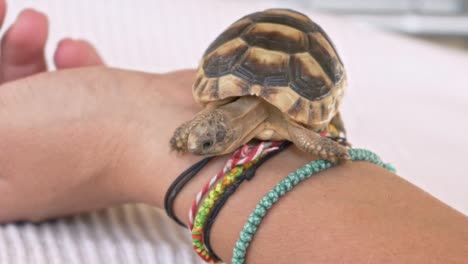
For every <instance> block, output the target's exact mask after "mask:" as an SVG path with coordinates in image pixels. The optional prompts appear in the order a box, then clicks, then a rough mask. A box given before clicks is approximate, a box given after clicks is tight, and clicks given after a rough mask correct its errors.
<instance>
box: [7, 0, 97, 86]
mask: <svg viewBox="0 0 468 264" xmlns="http://www.w3.org/2000/svg"><path fill="white" fill-rule="evenodd" d="M6 10H7V8H6V3H5V1H4V0H1V1H0V26H1V25H2V22H3V20H4V18H5V13H6ZM47 35H48V21H47V17H46V16H45V15H44V14H42V13H40V12H38V11H35V10H32V9H25V10H23V11H22V12H21V13H20V14H19V15H18V17H17V18H16V20H15V22H14V23H13V25H11V26H10V27H9V28H8V29H7V31H6V33H5V35H4V36H2V38H1V58H0V83H4V82H8V81H12V80H15V79H19V78H22V77H26V76H29V75H32V74H36V73H38V72H43V71H46V70H47V66H46V62H45V54H44V48H45V44H46V40H47ZM54 62H55V66H56V67H57V69H65V68H74V67H82V66H92V65H102V64H103V61H102V59H101V58H100V56H99V55H98V54H97V52H96V50H95V49H94V48H93V47H92V46H91V45H90V44H89V43H88V42H86V41H83V40H72V39H69V38H65V39H62V40H61V41H60V42H59V44H58V46H57V48H56V50H55V52H54Z"/></svg>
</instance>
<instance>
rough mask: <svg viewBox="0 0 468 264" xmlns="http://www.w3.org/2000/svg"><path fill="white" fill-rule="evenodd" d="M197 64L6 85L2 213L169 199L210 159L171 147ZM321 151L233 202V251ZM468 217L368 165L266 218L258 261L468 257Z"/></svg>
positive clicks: (180, 202)
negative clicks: (246, 227)
mask: <svg viewBox="0 0 468 264" xmlns="http://www.w3.org/2000/svg"><path fill="white" fill-rule="evenodd" d="M193 78H194V72H193V71H179V72H174V73H170V74H163V75H154V74H146V73H140V72H130V71H123V70H116V69H110V68H104V67H93V68H83V69H75V70H67V71H59V72H55V73H43V74H39V75H35V76H32V77H28V78H24V79H21V80H18V81H15V82H10V83H7V84H5V85H3V86H1V90H0V102H1V107H2V111H1V112H0V148H1V149H4V150H8V151H3V152H2V153H0V175H1V177H2V182H1V185H0V193H1V194H2V199H0V208H2V209H3V210H2V211H1V212H0V220H1V221H2V222H6V221H14V220H31V221H39V220H42V219H47V218H51V217H58V216H64V215H69V214H73V213H76V212H82V211H88V210H92V209H97V208H102V207H106V206H110V205H115V204H121V203H126V202H145V203H148V204H150V205H153V206H155V207H162V205H163V197H164V194H165V191H166V190H167V188H168V186H169V185H170V183H171V182H172V181H173V180H174V179H175V177H176V176H177V175H178V174H179V173H180V172H182V171H183V170H184V169H185V168H187V167H188V166H190V165H191V164H192V163H193V162H195V161H196V160H198V159H199V157H195V156H192V155H178V154H177V153H174V152H171V151H170V147H169V139H170V137H171V135H172V133H173V131H174V129H175V128H176V127H177V126H178V125H179V124H180V123H182V122H184V121H187V120H189V119H190V118H191V117H193V115H194V114H195V113H196V112H197V111H199V110H200V107H199V106H197V105H196V104H195V103H194V102H193V99H192V98H191V94H190V87H191V84H192V82H193ZM314 158H315V157H313V156H309V155H305V154H303V153H301V152H299V151H298V150H297V149H295V148H294V147H292V148H290V149H289V150H287V151H285V152H284V153H281V154H280V155H278V156H277V157H275V158H273V159H272V160H270V161H268V162H267V163H266V164H265V165H264V166H263V167H261V168H260V170H259V171H258V173H257V174H258V175H257V176H256V178H255V179H254V180H252V181H250V182H247V183H245V184H243V185H242V186H241V187H240V188H239V190H238V191H237V192H236V193H235V194H234V195H233V196H232V197H231V199H230V200H229V201H228V202H227V203H226V205H225V208H224V209H223V210H222V211H221V213H220V214H219V216H218V218H217V220H216V222H215V224H214V225H213V229H212V244H213V247H214V250H215V251H216V252H217V254H218V255H219V256H221V257H222V258H223V259H225V260H227V261H228V260H230V258H231V254H232V249H233V246H234V243H235V241H236V239H237V237H238V235H239V232H240V230H241V228H242V226H243V224H244V223H245V221H246V218H247V217H248V215H249V214H250V213H251V212H252V210H253V208H254V207H255V205H256V203H257V202H258V200H259V199H260V198H261V197H262V196H263V195H264V194H265V193H266V192H267V191H268V190H270V189H271V188H272V187H273V186H274V185H275V184H276V183H277V182H279V181H280V180H281V179H282V178H283V177H284V176H285V175H287V174H288V173H289V172H291V171H294V170H295V169H297V168H299V167H301V166H302V165H303V164H305V163H307V162H310V160H312V159H314ZM224 159H225V157H221V158H218V159H217V160H215V161H214V162H212V163H211V164H210V165H209V166H208V167H207V168H205V169H204V170H203V171H202V172H201V173H200V175H198V176H197V177H196V178H195V179H194V180H193V181H192V182H190V183H189V184H188V185H187V187H186V188H185V189H184V190H183V191H182V192H181V194H180V196H179V198H178V199H177V200H176V202H175V211H176V213H177V215H178V217H179V218H180V219H183V220H184V221H186V220H187V211H188V208H189V206H190V204H191V202H192V199H193V198H194V196H195V194H196V192H197V191H198V190H200V188H201V186H202V185H203V184H204V183H205V182H206V181H207V180H208V179H209V178H210V177H211V176H212V175H214V174H215V173H216V172H217V170H219V169H220V168H221V167H222V164H223V161H224ZM467 257H468V220H467V218H466V216H464V215H462V214H461V213H459V212H457V211H455V210H453V209H451V208H450V207H448V206H446V205H444V204H443V203H441V202H440V201H438V200H436V199H435V198H433V197H431V196H430V195H428V194H427V193H425V192H423V191H421V190H420V189H418V188H416V187H415V186H413V185H411V184H410V183H408V182H406V181H404V180H403V179H402V178H400V177H398V176H396V175H394V174H392V173H390V172H387V171H385V170H384V169H381V168H379V167H377V166H375V165H372V164H368V163H365V162H353V163H351V164H346V165H341V166H339V167H337V168H332V169H329V170H327V171H325V172H322V173H319V174H318V175H316V176H314V177H313V178H311V179H309V180H307V181H305V182H304V183H301V184H300V185H299V186H298V187H297V188H295V189H294V190H293V191H292V192H290V193H289V194H287V195H286V196H285V197H284V198H283V199H281V200H280V201H279V202H278V204H277V205H275V206H274V207H273V208H272V209H271V210H270V213H269V214H268V215H267V216H266V218H265V220H264V222H263V223H262V225H261V227H260V228H259V230H258V232H257V235H256V237H255V239H254V240H253V242H252V245H251V249H250V251H249V253H248V258H247V261H248V262H249V263H251V262H253V263H291V261H293V262H294V263H296V262H297V263H304V262H312V263H342V262H347V263H366V261H367V262H370V263H463V262H464V261H466V258H467Z"/></svg>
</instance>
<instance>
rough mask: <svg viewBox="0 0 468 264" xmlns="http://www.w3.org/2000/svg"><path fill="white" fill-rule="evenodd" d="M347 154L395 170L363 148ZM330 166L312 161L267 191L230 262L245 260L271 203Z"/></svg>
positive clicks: (321, 161)
mask: <svg viewBox="0 0 468 264" xmlns="http://www.w3.org/2000/svg"><path fill="white" fill-rule="evenodd" d="M349 155H350V156H351V159H352V160H354V161H368V162H371V163H374V164H376V165H378V166H381V167H383V168H385V169H387V170H389V171H391V172H395V169H394V168H393V167H392V166H391V165H389V164H385V163H383V162H382V160H381V159H380V158H379V156H377V155H376V154H374V153H373V152H371V151H368V150H364V149H350V150H349ZM332 166H333V164H332V163H331V162H329V161H325V160H316V161H313V162H311V163H309V164H307V165H305V166H303V167H302V168H300V169H298V170H297V171H295V172H293V173H290V174H289V175H288V176H287V177H286V178H285V179H283V180H282V181H281V182H279V183H278V184H277V185H276V186H275V187H274V188H273V189H272V190H271V191H269V192H268V193H267V194H266V195H265V196H264V197H263V198H262V199H261V200H260V202H259V203H258V204H257V206H256V207H255V210H254V211H253V213H252V214H250V216H249V218H248V220H247V222H246V224H245V225H244V228H243V229H242V231H241V233H240V235H239V238H238V240H237V242H236V245H235V247H234V250H233V256H232V263H233V264H242V263H244V262H245V256H246V254H247V250H248V248H249V245H250V242H251V241H252V238H253V236H254V235H255V232H256V231H257V228H258V226H259V225H260V223H261V222H262V220H263V218H264V217H265V215H266V214H267V212H268V210H269V209H270V208H271V207H272V206H273V204H275V203H276V202H277V201H278V200H279V199H280V198H281V197H282V196H283V195H285V194H286V193H287V192H289V191H290V190H291V189H292V188H294V187H295V186H296V185H298V184H299V183H300V182H302V181H303V180H305V179H308V178H310V177H311V176H313V175H315V174H317V173H319V172H321V171H323V170H325V169H328V168H330V167H332Z"/></svg>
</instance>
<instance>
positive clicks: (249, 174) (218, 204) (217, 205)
mask: <svg viewBox="0 0 468 264" xmlns="http://www.w3.org/2000/svg"><path fill="white" fill-rule="evenodd" d="M291 144H292V143H291V142H289V141H284V142H282V143H281V144H280V145H279V146H278V149H276V150H274V151H271V152H270V153H268V154H266V155H265V156H263V157H262V158H261V159H260V160H259V161H258V162H257V163H256V164H254V165H252V166H251V167H250V168H248V169H246V170H245V171H244V172H243V173H242V174H241V175H240V176H239V177H237V179H236V180H235V181H234V183H233V184H231V185H230V186H228V187H227V188H226V190H225V191H224V193H223V194H222V195H221V196H220V197H219V198H218V199H217V200H216V201H215V202H214V205H213V209H212V211H211V213H210V214H209V215H208V218H207V220H206V223H205V227H204V228H203V232H202V241H203V244H204V246H205V248H206V250H207V251H208V253H209V254H210V255H211V256H213V258H214V259H215V260H220V258H219V257H218V256H217V255H216V254H215V253H214V251H213V249H212V247H211V243H210V231H211V227H212V225H213V223H214V221H215V219H216V217H217V216H218V214H219V212H220V211H221V209H222V208H223V206H224V204H225V203H226V202H227V200H228V199H229V197H230V196H231V195H232V194H233V193H234V192H235V191H236V190H237V188H238V187H239V186H240V185H241V183H242V182H244V181H245V180H248V181H250V180H251V179H252V178H253V177H254V176H255V173H256V172H257V169H258V168H259V167H260V166H261V165H262V164H263V163H265V162H266V161H268V160H269V159H270V158H272V157H274V156H276V155H277V154H279V153H280V152H282V151H283V150H285V149H286V148H287V147H289V146H290V145H291Z"/></svg>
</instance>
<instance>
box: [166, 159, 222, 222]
mask: <svg viewBox="0 0 468 264" xmlns="http://www.w3.org/2000/svg"><path fill="white" fill-rule="evenodd" d="M212 158H213V157H208V158H204V159H202V160H200V161H199V162H197V163H195V164H194V165H192V166H191V167H190V168H188V169H186V170H185V171H184V172H182V173H181V174H180V175H179V176H178V177H177V178H176V179H175V181H174V182H173V183H172V184H171V186H169V188H168V189H167V192H166V195H165V196H164V209H165V210H166V214H167V215H168V216H169V217H170V218H171V219H172V220H174V221H175V222H176V223H177V224H179V225H180V226H182V227H187V226H186V225H185V224H184V223H183V222H182V221H180V219H179V218H177V216H175V214H174V211H173V208H174V207H173V204H174V201H175V198H176V197H177V195H178V194H179V192H180V191H181V190H182V188H184V186H185V185H186V184H187V183H188V182H189V181H190V180H191V179H192V178H193V177H195V175H197V173H198V172H199V171H200V170H201V169H203V168H204V167H205V166H206V164H208V162H210V160H211V159H212Z"/></svg>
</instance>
